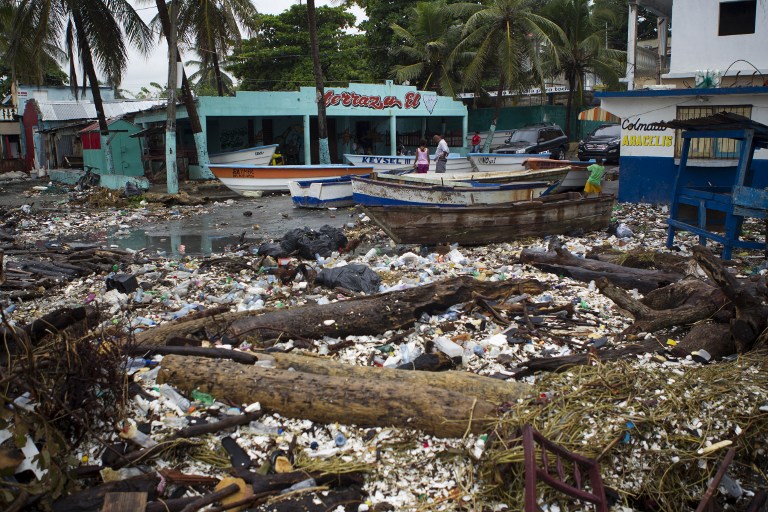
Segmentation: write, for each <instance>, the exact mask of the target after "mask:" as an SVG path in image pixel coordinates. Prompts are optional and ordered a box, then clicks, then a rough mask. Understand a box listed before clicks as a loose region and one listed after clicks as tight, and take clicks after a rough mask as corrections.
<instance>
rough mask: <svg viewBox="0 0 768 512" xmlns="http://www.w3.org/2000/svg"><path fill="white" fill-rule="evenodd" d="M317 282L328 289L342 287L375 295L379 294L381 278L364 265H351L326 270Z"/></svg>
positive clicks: (320, 274) (319, 274) (318, 276)
mask: <svg viewBox="0 0 768 512" xmlns="http://www.w3.org/2000/svg"><path fill="white" fill-rule="evenodd" d="M315 282H316V283H318V284H320V285H323V286H327V287H328V288H336V287H337V286H340V287H341V288H346V289H347V290H352V291H355V292H365V293H367V294H373V293H378V291H379V285H380V284H381V278H380V277H379V275H378V274H377V273H376V272H374V271H373V270H371V269H370V268H368V267H366V266H365V265H363V264H360V263H350V264H349V265H345V266H343V267H336V268H324V269H323V270H321V271H320V273H318V274H317V279H316V280H315Z"/></svg>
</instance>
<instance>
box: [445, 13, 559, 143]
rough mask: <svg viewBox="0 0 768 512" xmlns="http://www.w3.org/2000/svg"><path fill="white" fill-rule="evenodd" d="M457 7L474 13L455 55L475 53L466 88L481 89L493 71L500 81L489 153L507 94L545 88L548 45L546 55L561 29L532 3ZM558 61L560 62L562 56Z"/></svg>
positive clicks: (489, 138) (469, 19)
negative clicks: (543, 60)
mask: <svg viewBox="0 0 768 512" xmlns="http://www.w3.org/2000/svg"><path fill="white" fill-rule="evenodd" d="M454 8H455V9H460V10H461V11H466V12H468V13H470V16H469V18H468V19H467V21H466V23H465V24H464V31H463V39H462V41H461V43H460V44H459V45H458V46H457V47H456V49H455V50H454V54H458V53H459V52H467V51H472V52H473V55H472V58H471V60H470V62H469V64H468V65H467V66H466V67H465V68H464V74H463V81H464V84H465V85H466V86H467V87H468V88H470V89H472V88H478V87H480V86H481V85H482V83H483V80H484V79H486V77H487V76H488V73H489V72H490V73H491V74H492V76H493V75H495V76H494V78H495V79H496V80H497V84H496V85H497V93H496V105H495V111H494V115H493V120H492V121H491V127H490V135H489V136H488V137H486V139H485V145H484V148H483V151H485V152H487V151H489V150H490V145H491V141H492V139H493V133H494V132H495V131H496V123H497V122H498V119H499V114H500V113H501V104H502V91H504V90H505V89H522V88H523V87H524V86H526V85H530V84H531V83H539V84H540V85H543V82H544V72H543V69H542V67H541V52H542V47H543V48H544V50H545V51H546V50H547V49H551V48H552V45H551V43H550V41H549V34H550V33H552V32H553V31H555V32H556V31H558V30H560V29H559V28H558V27H557V26H556V25H555V24H554V23H552V22H551V21H549V20H547V19H546V18H544V17H542V16H540V15H538V14H536V13H535V12H534V3H533V2H532V1H531V0H493V1H492V2H490V3H488V4H486V5H481V4H454ZM542 43H544V44H543V45H542ZM547 43H550V44H547ZM552 61H553V62H557V56H554V57H553V58H552Z"/></svg>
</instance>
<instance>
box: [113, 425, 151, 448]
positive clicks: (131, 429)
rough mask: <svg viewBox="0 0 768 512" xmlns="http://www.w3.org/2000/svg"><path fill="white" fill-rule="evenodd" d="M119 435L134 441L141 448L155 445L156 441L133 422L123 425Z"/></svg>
mask: <svg viewBox="0 0 768 512" xmlns="http://www.w3.org/2000/svg"><path fill="white" fill-rule="evenodd" d="M119 436H120V437H121V438H123V439H127V440H129V441H132V442H134V443H136V444H137V445H139V446H141V447H142V448H152V447H153V446H155V445H157V441H155V440H154V439H152V438H151V437H150V436H148V435H147V434H145V433H144V432H142V431H141V430H139V429H138V428H136V425H134V424H133V423H131V424H129V425H128V426H125V427H123V428H122V429H121V430H120V434H119Z"/></svg>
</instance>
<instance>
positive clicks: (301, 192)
mask: <svg viewBox="0 0 768 512" xmlns="http://www.w3.org/2000/svg"><path fill="white" fill-rule="evenodd" d="M364 176H370V175H368V174H366V175H364ZM288 189H289V190H290V191H291V200H293V206H296V207H300V208H343V207H346V206H352V205H354V204H355V200H354V199H353V198H352V176H351V175H349V176H340V177H338V178H320V179H316V180H291V181H289V182H288Z"/></svg>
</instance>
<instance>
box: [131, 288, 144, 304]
mask: <svg viewBox="0 0 768 512" xmlns="http://www.w3.org/2000/svg"><path fill="white" fill-rule="evenodd" d="M143 301H144V289H143V288H142V287H141V286H139V287H138V288H136V291H135V292H133V302H143Z"/></svg>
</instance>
